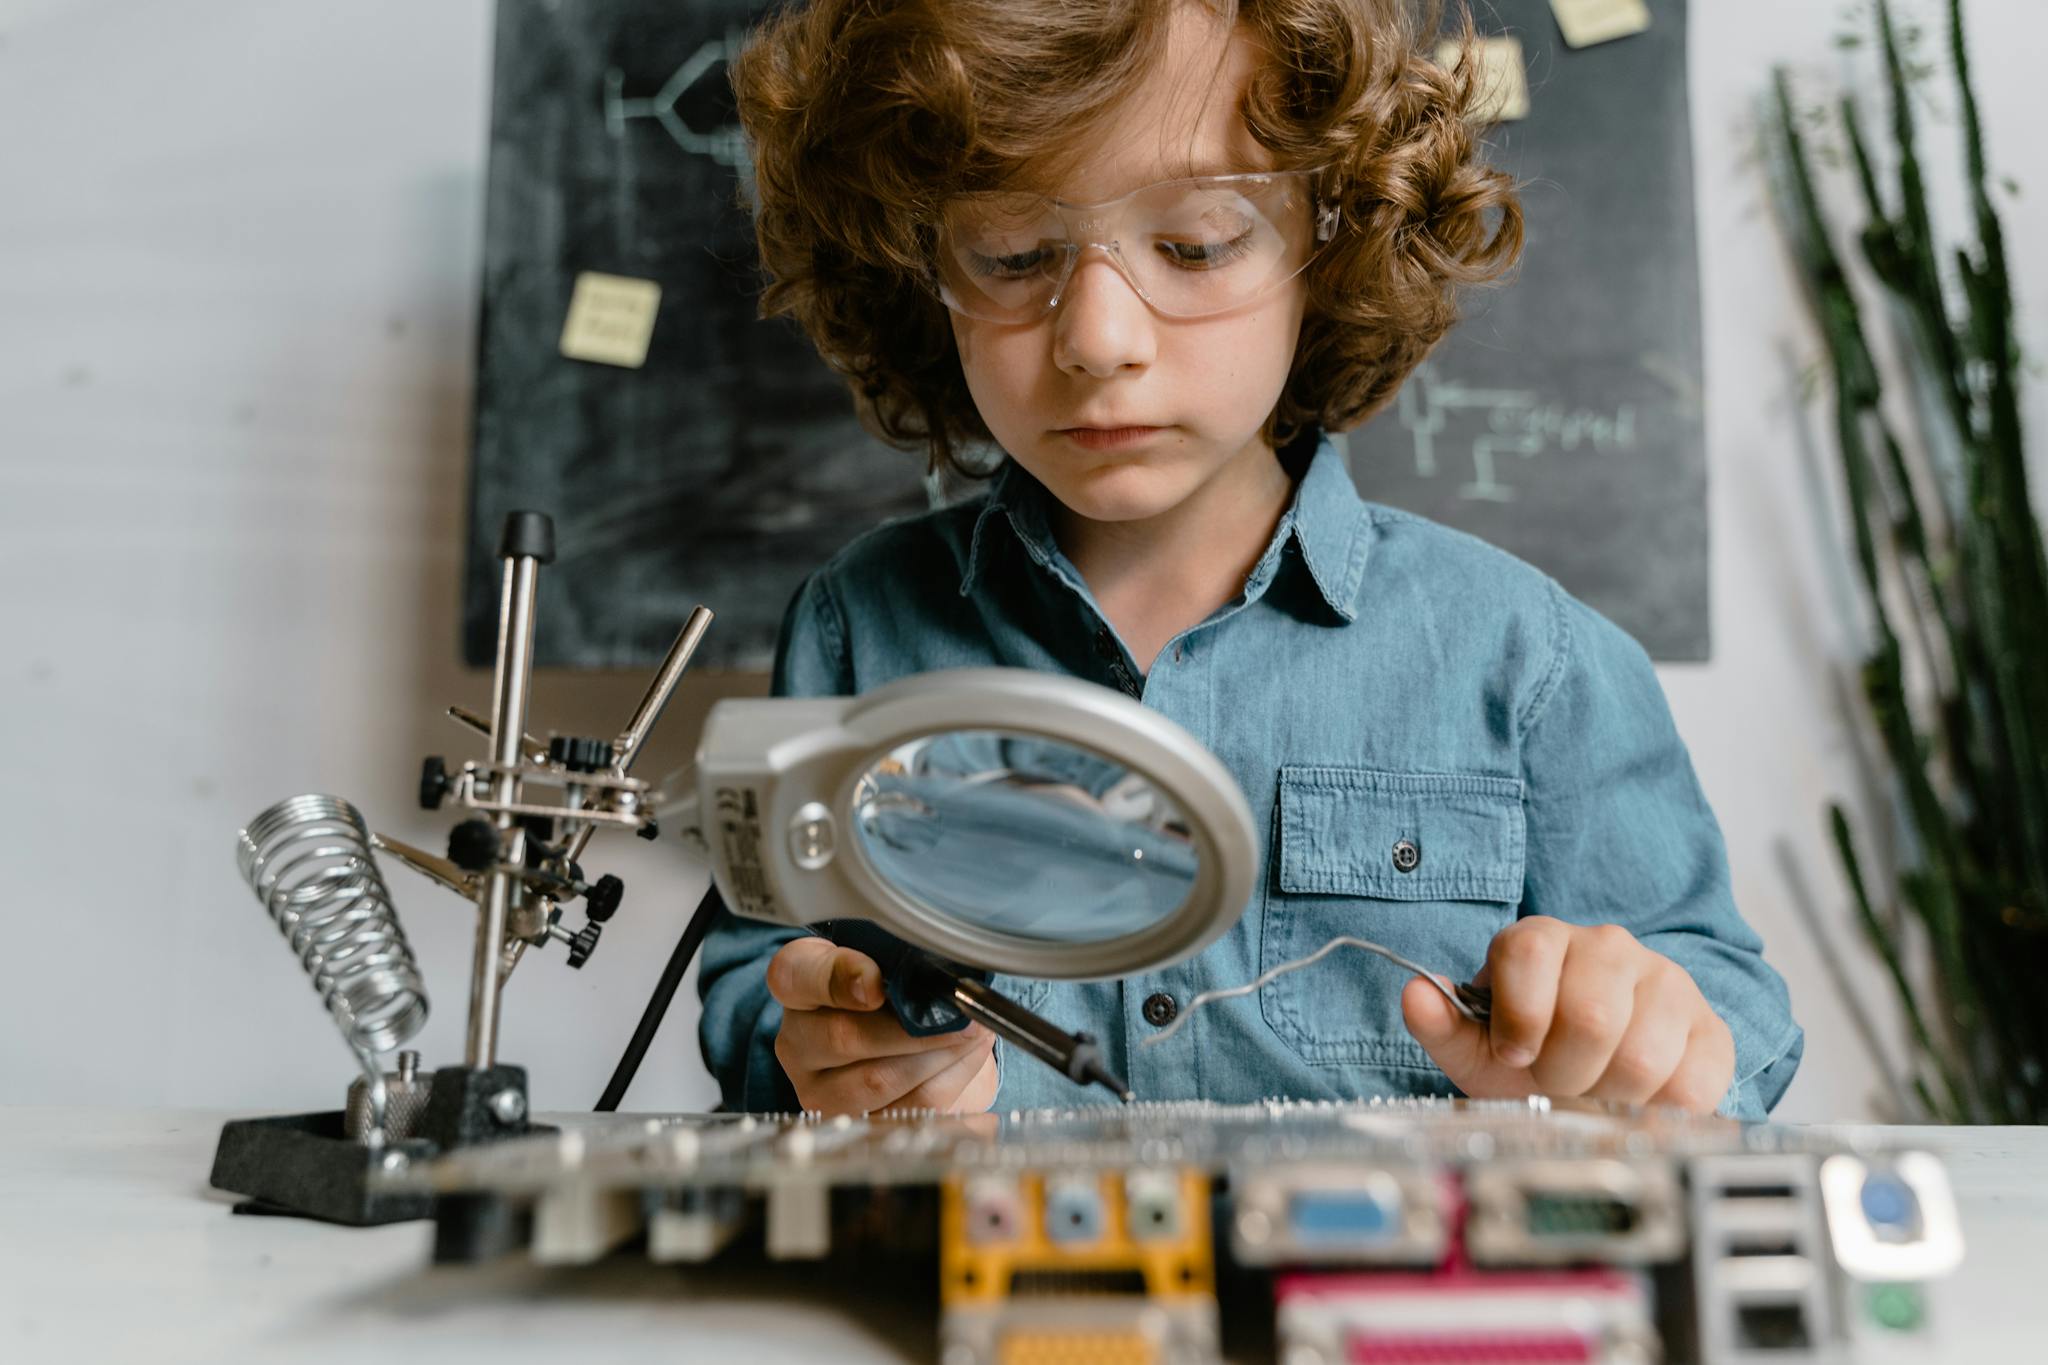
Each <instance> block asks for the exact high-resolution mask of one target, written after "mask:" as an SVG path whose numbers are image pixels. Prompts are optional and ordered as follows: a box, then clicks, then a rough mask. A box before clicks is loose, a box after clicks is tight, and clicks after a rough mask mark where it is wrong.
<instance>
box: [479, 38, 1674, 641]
mask: <svg viewBox="0 0 2048 1365" xmlns="http://www.w3.org/2000/svg"><path fill="white" fill-rule="evenodd" d="M1651 7H1652V10H1653V12H1654V15H1655V22H1654V23H1653V25H1652V27H1651V28H1650V29H1649V30H1648V31H1647V32H1645V33H1642V34H1639V35H1636V36H1633V37H1629V38H1625V39H1621V40H1619V41H1616V42H1611V43H1606V44H1602V45H1600V46H1596V47H1590V48H1585V49H1581V50H1576V51H1575V50H1572V49H1569V48H1567V47H1565V46H1564V44H1563V43H1562V41H1561V40H1560V38H1559V36H1558V31H1557V27H1556V24H1555V22H1554V21H1553V20H1552V18H1551V15H1550V12H1549V7H1548V4H1547V3H1546V0H1490V3H1489V4H1488V5H1486V6H1485V7H1483V9H1482V11H1481V12H1482V23H1483V27H1484V28H1485V29H1486V30H1487V31H1489V32H1495V33H1506V34H1511V35H1512V36H1514V37H1515V38H1517V39H1518V40H1519V41H1520V43H1521V45H1522V49H1523V53H1524V58H1525V61H1526V65H1527V70H1528V77H1529V84H1530V87H1531V92H1532V98H1531V107H1530V110H1529V113H1528V115H1527V117H1526V118H1524V119H1521V120H1519V121H1516V122H1512V123H1508V124H1505V125H1502V127H1501V128H1500V129H1499V130H1497V131H1496V132H1495V133H1494V134H1493V137H1492V144H1493V148H1494V157H1495V160H1496V161H1497V162H1498V163H1499V164H1501V165H1502V166H1503V167H1505V168H1506V169H1507V170H1509V171H1510V172H1511V173H1512V174H1514V175H1515V176H1517V177H1518V178H1519V179H1521V180H1522V181H1524V182H1525V186H1524V192H1523V205H1524V210H1525V212H1526V214H1527V219H1528V236H1529V245H1528V251H1527V256H1526V261H1525V264H1524V266H1523V268H1522V270H1521V272H1520V274H1519V276H1518V277H1517V278H1516V279H1515V280H1514V282H1513V283H1511V284H1510V285H1508V286H1507V287H1505V288H1504V289H1501V290H1499V291H1495V292H1490V293H1487V294H1484V295H1482V296H1480V297H1479V298H1478V300H1477V301H1476V304H1475V306H1474V308H1473V309H1472V310H1471V312H1470V314H1469V317H1468V321H1467V322H1466V323H1464V324H1463V325H1462V326H1461V327H1460V328H1459V329H1458V330H1457V331H1455V332H1454V333H1453V334H1452V335H1451V336H1450V337H1449V338H1448V339H1447V340H1446V341H1445V342H1444V343H1443V344H1442V345H1440V346H1439V347H1438V348H1437V349H1436V351H1435V352H1434V353H1433V354H1432V356H1431V358H1430V359H1429V360H1428V361H1427V362H1426V363H1425V365H1424V366H1423V368H1422V369H1421V370H1420V371H1419V372H1418V373H1417V374H1416V375H1415V376H1414V377H1413V378H1412V379H1411V380H1410V381H1409V383H1408V385H1407V386H1406V387H1405V388H1404V389H1403V391H1402V393H1401V395H1400V397H1399V398H1398V399H1397V401H1396V402H1395V403H1394V404H1393V405H1391V406H1389V407H1388V408H1387V409H1386V410H1385V411H1384V412H1383V413H1382V414H1380V415H1379V416H1378V417H1376V418H1375V419H1374V420H1373V421H1372V422H1370V423H1369V424H1367V426H1365V427H1363V428H1361V429H1359V430H1357V431H1354V432H1352V433H1350V434H1349V436H1348V438H1347V442H1346V443H1347V445H1348V450H1349V458H1350V460H1351V465H1352V470H1353V474H1354V476H1355V477H1356V479H1357V481H1358V483H1359V485H1360V488H1361V491H1362V492H1364V494H1365V495H1366V496H1367V497H1370V498H1374V499H1377V500H1380V501H1384V502H1389V503H1392V504H1394V505H1397V506H1401V507H1406V508H1409V509H1412V510H1414V511H1417V512H1420V513H1422V514H1423V515H1426V516H1430V517H1434V518H1436V519H1438V520H1441V521H1445V522H1448V523H1450V524H1451V525H1454V526H1458V527H1462V528H1464V529H1467V530H1470V531H1472V532H1474V533H1476V534H1478V535H1480V536H1482V537H1484V538H1485V539H1487V540H1490V541H1492V542H1494V543H1495V544H1498V545H1500V546H1502V547H1504V548H1506V549H1508V550H1510V551H1512V552H1514V553H1516V554H1519V555H1521V556H1522V557H1524V558H1526V559H1528V560H1530V561H1532V562H1533V563H1535V564H1537V565H1538V566H1540V567H1542V568H1543V569H1545V570H1547V571H1549V572H1550V573H1552V574H1555V575H1556V576H1557V577H1558V578H1559V579H1560V580H1561V581H1562V582H1563V583H1564V585H1565V586H1566V587H1567V588H1569V589H1570V590H1572V591H1573V592H1575V593H1576V594H1578V595H1579V596H1581V597H1582V598H1584V599H1585V600H1587V601H1588V602H1590V603H1591V604H1592V605H1594V606H1595V607H1597V608H1599V609H1600V610H1602V611H1604V612H1605V613H1607V614H1608V615H1609V616H1611V617H1613V618H1614V619H1615V620H1616V621H1618V622H1619V623H1620V624H1621V625H1622V626H1623V627H1624V628H1626V629H1627V630H1629V631H1630V632H1632V633H1633V634H1634V635H1635V636H1636V637H1637V638H1638V639H1639V640H1641V641H1642V643H1643V644H1644V645H1645V647H1647V648H1648V649H1649V651H1650V652H1651V654H1652V655H1653V656H1655V657H1657V658H1660V659H1670V660H1681V659H1703V658H1705V657H1707V652H1708V644H1709V636H1708V603H1707V522H1706V471H1705V459H1704V452H1703V431H1702V412H1701V362H1700V339H1699V291H1698V274H1697V263H1696V256H1695V248H1694V230H1693V199H1692V168H1691V136H1690V131H1689V127H1688V114H1687V96H1686V60H1685V7H1684V3H1683V0H1652V5H1651ZM763 10H764V7H763V6H762V5H760V4H758V3H751V2H750V0H696V3H691V4H675V3H672V2H669V3H664V2H663V0H588V2H587V3H574V0H499V4H498V32H497V51H496V59H495V78H494V86H493V97H492V119H491V152H490V167H489V189H488V207H487V213H486V230H485V237H486V241H485V261H484V281H483V301H482V321H481V335H480V342H479V362H478V380H477V394H476V416H475V459H474V464H473V475H472V485H471V525H470V547H469V558H468V567H467V574H466V578H465V610H464V622H463V624H464V653H465V656H466V657H467V658H468V659H469V661H470V662H472V663H475V664H485V663H488V662H489V661H490V659H491V656H492V652H493V649H494V647H495V643H496V629H497V606H498V602H497V593H498V563H497V561H496V559H495V558H494V550H495V543H496V537H497V528H498V526H499V524H500V523H501V522H502V520H503V517H504V513H505V512H506V511H507V510H510V509H512V508H517V507H530V508H535V509H538V510H542V511H546V512H549V513H551V514H552V515H553V516H554V517H555V518H556V521H557V542H558V544H559V545H560V547H561V558H560V560H559V561H558V563H557V566H556V568H555V569H553V570H552V571H551V572H550V573H549V574H548V575H547V576H546V577H545V578H544V580H543V588H542V592H541V598H540V609H539V632H538V639H537V656H536V657H537V661H538V662H539V663H540V664H542V665H579V666H644V665H646V664H649V663H651V662H653V661H654V660H655V659H657V658H658V657H659V656H660V654H661V652H662V651H663V650H664V649H665V648H666V646H667V644H668V642H669V640H670V639H671V638H672V636H673V634H674V632H675V630H676V629H677V628H678V627H679V625H680V623H681V622H682V620H683V618H684V617H685V615H687V613H688V611H689V609H690V608H691V607H692V606H695V605H696V604H697V603H699V602H702V603H704V604H706V605H708V606H710V607H712V608H713V609H714V610H715V611H717V612H718V613H719V616H718V621H717V624H716V625H715V626H714V627H713V628H712V631H711V633H710V635H709V636H708V637H707V638H706V642H705V645H704V648H703V651H702V652H701V654H700V655H699V658H700V659H701V660H702V661H703V662H704V663H705V664H708V665H710V666H714V667H729V668H760V667H764V666H765V665H766V663H767V661H768V659H769V657H770V654H771V652H772V648H773V644H774V636H775V629H776V625H777V622H778V620H779V618H780V614H781V610H782V607H783V605H784V603H785V602H786V601H787V599H788V597H789V595H790V593H791V592H792V591H794V589H795V587H796V585H797V583H798V581H799V580H800V579H801V578H802V576H803V575H804V574H805V573H807V572H808V571H809V570H810V569H811V568H813V567H814V566H816V565H817V564H819V563H822V562H823V561H824V560H825V559H827V558H829V557H830V556H831V554H832V553H833V552H834V551H835V550H837V549H838V548H839V547H840V546H842V545H843V544H844V543H845V542H846V541H848V540H850V539H851V538H852V537H853V536H855V535H857V534H858V533H859V532H860V531H861V530H863V529H865V528H866V527H868V526H871V525H873V524H874V523H875V522H877V521H879V520H881V519H882V518H884V517H887V516H890V515H894V514H898V513H903V512H909V511H915V510H917V509H919V508H922V507H924V506H926V505H927V501H928V495H927V490H926V486H925V483H924V480H923V478H922V466H921V461H920V457H919V456H917V455H913V454H907V453H904V452H901V451H896V450H892V449H890V448H889V447H887V446H885V445H883V444H882V443H880V442H879V441H877V440H875V439H874V438H873V437H871V436H869V435H868V434H866V433H865V432H864V431H863V430H862V429H861V428H860V426H859V424H858V423H857V422H856V421H855V419H854V418H853V416H852V409H851V402H850V399H849V398H848V396H847V394H846V391H845V388H844V386H843V384H842V383H841V381H840V380H839V379H838V378H837V377H835V376H834V375H832V374H831V373H830V372H829V371H828V370H827V369H826V368H825V366H824V365H823V363H822V362H820V361H819V360H818V359H817V357H816V355H815V354H814V353H813V352H812V351H811V350H810V348H809V346H808V344H807V343H806V342H805V341H804V339H803V338H802V336H801V334H800V333H798V332H797V331H796V330H795V329H794V328H793V327H792V326H790V325H788V324H786V323H780V322H775V323H770V322H763V321H760V320H758V319H757V318H756V295H757V292H758V286H759V276H758V270H757V267H756V264H755V253H754V246H753V233H752V228H751V226H750V224H749V223H748V221H747V217H746V214H745V212H744V208H743V192H742V185H743V183H744V176H745V174H746V166H745V151H744V147H743V145H742V143H741V141H740V139H739V136H738V129H737V127H736V125H735V122H734V118H733V114H732V108H731V90H730V86H729V83H728V81H727V78H726V73H725V65H724V63H725V58H726V56H727V55H728V54H729V53H730V52H732V51H734V50H736V47H737V44H738V43H739V42H740V41H741V39H742V37H743V34H744V31H745V29H746V28H747V26H748V25H749V24H750V23H751V22H752V21H753V20H754V18H755V17H756V16H757V15H758V14H759V13H761V12H763ZM586 271H598V272H604V273H606V274H611V275H618V276H624V277H627V278H630V279H638V280H651V281H654V282H655V283H657V284H659V285H660V286H661V289H662V294H661V301H660V307H659V310H658V312H657V314H656V316H655V321H654V327H653V332H652V335H651V339H650V341H649V346H648V351H647V358H646V362H645V364H644V365H643V366H641V367H640V368H637V369H633V368H620V367H617V366H613V365H608V364H602V363H594V362H589V361H582V360H571V359H566V358H564V357H563V356H562V355H561V354H560V352H559V350H558V341H559V339H560V337H561V333H562V326H563V320H564V317H565V315H566V314H567V312H568V307H569V302H570V298H571V295H572V292H573V289H574V285H575V282H576V279H577V277H578V275H579V274H581V273H583V272H586Z"/></svg>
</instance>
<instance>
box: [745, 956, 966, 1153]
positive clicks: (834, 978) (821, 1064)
mask: <svg viewBox="0 0 2048 1365" xmlns="http://www.w3.org/2000/svg"><path fill="white" fill-rule="evenodd" d="M768 993H769V994H771V995H773V996H774V997H775V998H776V999H777V1000H779V1001H781V1002H782V1029H781V1031H780V1032H778V1033H777V1034H776V1035H775V1059H776V1060H777V1061H779V1062H781V1063H782V1069H783V1071H784V1073H786V1074H787V1075H788V1076H789V1079H790V1081H791V1083H793V1084H794V1085H795V1086H796V1095H797V1099H798V1100H800V1101H801V1102H802V1103H803V1106H804V1108H806V1109H820V1110H823V1111H824V1112H826V1113H828V1114H865V1113H868V1112H870V1111H872V1110H876V1109H888V1108H893V1107H913V1108H930V1109H951V1110H962V1111H971V1112H976V1113H979V1112H980V1111H982V1110H984V1109H987V1108H988V1107H989V1106H990V1105H991V1104H993V1103H994V1102H995V1097H996V1059H995V1035H994V1034H991V1033H990V1032H989V1031H988V1030H987V1029H985V1028H983V1027H982V1026H981V1025H980V1024H969V1025H968V1026H967V1027H966V1028H965V1029H963V1030H961V1031H960V1032H957V1033H940V1034H934V1035H933V1036H931V1037H929V1038H913V1037H911V1036H910V1035H909V1034H908V1033H906V1032H904V1029H903V1025H902V1024H901V1023H900V1022H898V1020H897V1018H896V1012H895V1011H894V1010H891V1009H887V1008H885V1005H886V1004H887V1000H886V998H885V997H884V996H883V994H882V971H881V968H879V967H877V966H876V965H875V961H874V959H873V958H871V957H869V956H868V955H867V954H865V953H861V952H856V951H855V950H854V949H852V948H842V947H840V946H838V945H837V944H835V943H833V942H832V941H831V940H830V939H824V938H817V937H809V936H807V937H804V938H799V939H792V940H791V941H790V942H788V943H785V944H783V945H782V947H781V949H780V950H778V951H777V952H776V954H775V956H774V957H772V958H770V959H769V960H768Z"/></svg>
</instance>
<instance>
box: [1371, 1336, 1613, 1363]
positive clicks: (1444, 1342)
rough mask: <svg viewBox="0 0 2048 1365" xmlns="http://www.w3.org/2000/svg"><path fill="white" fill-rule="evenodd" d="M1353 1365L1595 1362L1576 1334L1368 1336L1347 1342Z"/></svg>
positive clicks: (1591, 1349) (1585, 1342)
mask: <svg viewBox="0 0 2048 1365" xmlns="http://www.w3.org/2000/svg"><path fill="white" fill-rule="evenodd" d="M1345 1359H1346V1360H1348V1361H1350V1362H1351V1365H1574V1362H1588V1365H1590V1362H1592V1361H1593V1360H1595V1359H1597V1357H1596V1356H1595V1355H1594V1344H1593V1343H1592V1342H1591V1341H1588V1340H1587V1339H1586V1338H1584V1337H1581V1336H1576V1335H1569V1334H1559V1335H1554V1336H1541V1335H1533V1334H1526V1333H1520V1332H1507V1333H1502V1334H1501V1335H1499V1336H1441V1337H1439V1336H1391V1335H1389V1336H1366V1335H1359V1334H1354V1335H1352V1336H1351V1337H1350V1338H1349V1340H1347V1341H1346V1343H1345Z"/></svg>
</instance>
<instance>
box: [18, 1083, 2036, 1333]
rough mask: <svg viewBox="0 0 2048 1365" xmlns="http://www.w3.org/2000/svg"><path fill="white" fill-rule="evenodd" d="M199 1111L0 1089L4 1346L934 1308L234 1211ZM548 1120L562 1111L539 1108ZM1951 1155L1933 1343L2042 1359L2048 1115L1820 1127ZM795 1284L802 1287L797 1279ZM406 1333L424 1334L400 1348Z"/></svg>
mask: <svg viewBox="0 0 2048 1365" xmlns="http://www.w3.org/2000/svg"><path fill="white" fill-rule="evenodd" d="M230 1117H240V1116H239V1115H231V1114H227V1113H223V1112H220V1111H213V1110H148V1109H141V1110H138V1109H68V1108H67V1109H55V1108H0V1158H4V1159H0V1361H5V1362H7V1363H8V1365H29V1363H30V1362H42V1361H66V1362H69V1361H136V1362H149V1365H159V1362H168V1361H187V1360H190V1361H209V1362H212V1361H240V1360H291V1361H299V1360H352V1361H372V1360H374V1361H378V1362H383V1363H384V1365H397V1362H400V1361H402V1360H408V1359H414V1360H420V1361H431V1362H434V1365H443V1363H444V1362H458V1361H472V1360H474V1361H486V1360H488V1361H491V1362H494V1365H504V1363H505V1362H517V1361H528V1360H531V1361H548V1362H552V1363H554V1365H559V1363H560V1362H563V1361H565V1360H570V1359H584V1358H595V1359H603V1360H607V1361H639V1360H648V1361H653V1360H660V1361H663V1362H674V1361H692V1360H704V1361H743V1362H745V1365H777V1363H778V1362H783V1361H825V1360H829V1361H834V1362H841V1361H844V1362H862V1361H905V1360H910V1361H917V1360H929V1359H931V1358H932V1357H933V1354H934V1345H935V1338H936V1335H937V1323H936V1319H935V1316H934V1310H932V1309H929V1308H927V1307H926V1306H925V1305H924V1303H922V1302H920V1300H919V1296H918V1295H917V1294H915V1293H906V1294H904V1295H901V1296H898V1297H896V1298H895V1299H893V1300H891V1301H884V1302H874V1301H872V1300H869V1301H863V1300H862V1297H861V1296H860V1295H859V1294H857V1293H855V1292H853V1291H851V1290H849V1289H848V1288H846V1287H845V1286H840V1285H836V1284H834V1283H832V1282H831V1280H830V1277H828V1276H825V1275H822V1274H818V1273H815V1272H809V1273H807V1271H806V1268H804V1267H801V1266H788V1267H779V1268H778V1270H779V1271H786V1272H787V1273H781V1274H777V1275H776V1276H774V1277H772V1278H762V1277H756V1278H755V1279H753V1280H751V1281H746V1280H740V1279H735V1278H733V1277H731V1276H723V1277H721V1276H717V1275H712V1276H706V1275H704V1274H702V1273H701V1271H700V1272H697V1273H690V1272H685V1271H683V1270H681V1269H679V1268H676V1267H668V1266H654V1265H650V1264H648V1263H647V1262H646V1261H645V1260H644V1259H641V1258H636V1257H632V1256H620V1257H616V1258H614V1259H613V1260H612V1261H610V1262H607V1263H606V1264H603V1265H600V1266H594V1267H589V1268H584V1269H543V1268H538V1267H529V1266H507V1267H503V1268H493V1269H488V1270H480V1269H477V1268H474V1267H448V1268H440V1269H436V1268H432V1267H430V1266H429V1264H428V1248H429V1245H430V1238H431V1233H432V1230H431V1228H430V1227H429V1226H428V1225H427V1224H424V1223H405V1224H398V1225H395V1226H390V1227H382V1228H338V1227H332V1226H328V1225H325V1224H319V1223H311V1222H306V1221H303V1220H299V1219H290V1218H249V1217H235V1216H232V1215H231V1214H230V1213H229V1208H230V1206H231V1205H232V1204H233V1203H235V1202H236V1201H235V1197H234V1196H231V1195H227V1194H223V1193H221V1192H219V1191H217V1190H213V1189H210V1188H208V1186H207V1184H206V1177H207V1172H208V1170H209V1168H210V1167H211V1165H212V1161H213V1147H214V1142H215V1140H216V1139H217V1138H218V1136H219V1134H220V1125H221V1123H222V1122H223V1121H224V1120H225V1119H227V1118H230ZM543 1117H544V1118H546V1119H547V1120H548V1121H550V1122H561V1121H563V1120H564V1118H565V1117H567V1116H562V1115H546V1116H543ZM1820 1131H1825V1132H1828V1133H1830V1134H1833V1135H1837V1136H1847V1135H1849V1134H1851V1133H1856V1132H1873V1133H1877V1134H1881V1135H1882V1136H1884V1137H1885V1138H1886V1139H1888V1140H1889V1141H1891V1142H1895V1143H1904V1144H1911V1145H1917V1146H1922V1147H1924V1148H1926V1149H1928V1150H1931V1151H1934V1152H1937V1153H1939V1154H1940V1155H1942V1156H1943V1157H1944V1158H1945V1160H1946V1161H1947V1163H1948V1168H1949V1174H1950V1178H1951V1180H1952V1182H1953V1183H1954V1186H1955V1190H1956V1197H1957V1201H1958V1204H1959V1206H1960V1208H1961V1212H1962V1221H1963V1232H1964V1236H1965V1238H1966V1242H1967V1248H1968V1250H1967V1258H1966V1260H1965V1263H1964V1267H1963V1270H1962V1272H1961V1273H1960V1274H1958V1275H1957V1276H1956V1277H1954V1278H1953V1279H1952V1280H1950V1281H1947V1282H1945V1283H1944V1284H1943V1285H1942V1286H1941V1288H1940V1289H1939V1291H1938V1292H1937V1293H1936V1294H1935V1295H1933V1296H1932V1302H1931V1310H1932V1311H1933V1312H1935V1313H1938V1314H1939V1315H1940V1317H1941V1321H1942V1322H1943V1323H1944V1325H1945V1328H1946V1331H1945V1334H1944V1349H1943V1351H1942V1352H1941V1354H1940V1357H1939V1359H1941V1360H1943V1361H1948V1360H1953V1361H1957V1362H1965V1361H1968V1362H1978V1361H1982V1362H1996V1363H1997V1365H2007V1363H2008V1362H2011V1363H2013V1365H2018V1363H2019V1362H2027V1361H2034V1360H2042V1359H2044V1358H2048V1345H2044V1343H2048V1288H2044V1285H2043V1281H2042V1276H2041V1268H2042V1267H2043V1265H2044V1264H2048V1252H2044V1243H2048V1128H1891V1129H1872V1128H1867V1127H1863V1126H1857V1127H1849V1126H1843V1127H1835V1128H1826V1129H1822V1130H1820ZM799 1290H801V1292H798V1291H799ZM415 1353H417V1354H415Z"/></svg>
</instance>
